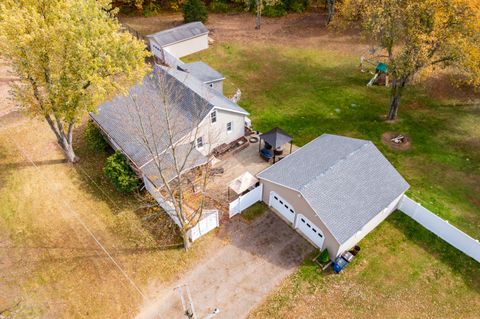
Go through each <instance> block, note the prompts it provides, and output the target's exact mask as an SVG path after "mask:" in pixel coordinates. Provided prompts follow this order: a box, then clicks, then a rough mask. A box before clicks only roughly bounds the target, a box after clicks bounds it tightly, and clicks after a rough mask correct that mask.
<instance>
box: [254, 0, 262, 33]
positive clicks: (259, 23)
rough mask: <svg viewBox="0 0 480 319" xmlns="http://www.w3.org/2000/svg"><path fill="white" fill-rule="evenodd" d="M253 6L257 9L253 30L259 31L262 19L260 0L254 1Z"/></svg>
mask: <svg viewBox="0 0 480 319" xmlns="http://www.w3.org/2000/svg"><path fill="white" fill-rule="evenodd" d="M255 5H256V7H257V18H256V19H255V29H257V30H260V25H261V19H262V0H256V2H255Z"/></svg>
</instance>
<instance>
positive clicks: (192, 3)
mask: <svg viewBox="0 0 480 319" xmlns="http://www.w3.org/2000/svg"><path fill="white" fill-rule="evenodd" d="M207 19H208V12H207V7H206V6H205V3H203V1H202V0H187V1H186V2H185V4H184V5H183V21H185V22H186V23H188V22H194V21H201V22H205V21H207Z"/></svg>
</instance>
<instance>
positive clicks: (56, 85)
mask: <svg viewBox="0 0 480 319" xmlns="http://www.w3.org/2000/svg"><path fill="white" fill-rule="evenodd" d="M109 3H110V1H108V0H83V1H77V0H4V1H3V2H2V4H1V5H0V54H1V55H2V56H4V57H5V58H6V59H7V60H8V61H9V62H10V63H11V65H12V67H13V70H14V72H15V73H16V75H17V76H18V77H19V78H20V83H19V84H17V85H14V86H13V87H12V92H13V96H14V98H15V99H16V100H17V101H18V103H20V104H21V105H22V106H23V107H24V109H25V110H26V111H27V112H28V113H29V114H31V115H33V116H38V117H43V118H45V120H46V121H47V123H48V125H49V126H50V128H51V130H52V131H53V133H54V134H55V137H56V138H57V141H58V144H59V145H60V146H61V148H62V149H63V151H64V152H65V155H66V157H67V159H68V160H69V161H70V162H76V161H77V160H78V157H77V156H76V155H75V152H74V150H73V129H74V127H75V125H76V124H77V123H78V121H79V120H80V119H81V117H82V116H83V115H84V114H85V113H86V112H88V111H94V110H95V109H96V107H97V106H98V104H100V103H101V102H103V101H104V100H105V99H108V98H109V97H113V96H114V95H116V94H118V93H119V92H121V91H122V90H124V88H125V87H128V86H130V85H132V84H134V83H136V82H138V81H139V80H140V79H141V78H142V77H143V76H144V74H145V73H146V71H147V66H146V65H145V62H144V60H145V57H147V56H148V53H146V51H145V45H144V44H143V43H142V42H140V41H138V40H136V39H135V38H133V37H132V36H131V35H130V34H128V33H123V32H121V31H120V25H119V23H118V22H117V20H116V19H115V18H114V17H113V16H112V14H113V13H115V10H113V11H112V10H111V6H110V4H109Z"/></svg>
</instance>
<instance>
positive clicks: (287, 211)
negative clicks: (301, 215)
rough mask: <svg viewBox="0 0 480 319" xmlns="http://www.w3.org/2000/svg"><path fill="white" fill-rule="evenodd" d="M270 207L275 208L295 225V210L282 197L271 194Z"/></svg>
mask: <svg viewBox="0 0 480 319" xmlns="http://www.w3.org/2000/svg"><path fill="white" fill-rule="evenodd" d="M268 205H270V206H271V207H273V208H275V210H276V211H277V212H279V213H280V214H282V216H283V217H285V218H286V219H287V220H288V221H289V222H291V223H293V220H294V219H295V210H294V209H293V206H292V205H290V204H289V203H288V202H287V201H286V200H284V199H283V198H282V197H280V196H279V195H278V194H277V193H275V192H270V199H269V202H268Z"/></svg>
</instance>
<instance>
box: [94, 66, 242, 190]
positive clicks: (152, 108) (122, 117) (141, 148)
mask: <svg viewBox="0 0 480 319" xmlns="http://www.w3.org/2000/svg"><path fill="white" fill-rule="evenodd" d="M213 93H215V94H213ZM163 100H166V101H167V103H168V105H167V107H164V105H163V104H162V103H161V101H163ZM214 108H222V109H226V110H229V111H232V112H237V113H242V114H248V113H247V112H246V111H245V110H243V109H242V108H241V107H239V106H238V105H236V104H235V103H233V102H231V101H230V100H228V99H227V98H226V97H224V96H223V95H221V94H220V93H218V94H216V91H215V90H213V89H212V88H210V87H208V86H207V85H205V84H204V83H202V82H201V81H200V80H198V79H196V78H194V77H193V76H191V75H189V74H188V73H185V72H182V71H178V70H175V69H173V68H166V67H161V66H156V67H155V68H154V70H153V72H151V73H150V74H148V75H147V76H145V78H144V79H143V81H142V83H140V84H138V85H135V86H134V87H132V88H131V89H130V90H129V94H128V95H127V96H117V97H115V98H114V99H113V100H111V101H109V102H106V103H104V104H103V105H101V106H100V107H99V108H98V112H96V113H90V116H91V118H92V119H93V120H94V121H95V122H96V123H97V125H98V126H99V127H100V128H101V129H102V131H103V132H105V133H106V134H107V135H108V136H109V138H110V139H111V140H113V142H115V143H116V144H117V145H118V147H119V148H120V149H121V150H122V152H123V153H124V154H125V155H126V156H127V157H128V158H129V159H130V160H131V161H132V162H133V164H134V165H135V166H136V167H137V168H138V169H139V170H140V171H142V172H143V173H144V174H147V175H149V174H150V175H152V172H153V171H154V170H153V169H155V168H156V167H155V165H154V166H152V165H153V164H155V163H154V158H153V156H152V153H154V154H163V155H162V156H163V160H164V161H163V163H164V164H165V165H167V166H168V165H169V160H168V147H169V145H170V142H169V135H168V134H166V133H165V132H166V131H167V129H168V127H167V121H166V119H169V124H170V128H172V130H171V132H172V134H171V135H172V138H173V140H174V142H178V141H180V140H182V139H183V138H185V137H187V138H189V136H188V134H192V131H195V127H197V126H198V124H199V123H200V122H201V121H202V120H203V119H204V118H205V117H206V116H207V115H208V114H209V112H210V111H211V110H212V109H214ZM145 139H146V140H145ZM189 140H191V138H189ZM145 141H146V142H145ZM147 145H150V146H152V145H153V146H154V147H155V148H156V150H155V152H151V151H149V149H148V147H147ZM190 149H191V148H190ZM162 152H165V153H162ZM192 153H193V155H192V156H193V157H194V158H196V159H195V160H194V161H193V162H192V163H187V164H188V165H187V167H195V166H198V165H199V164H198V163H203V162H204V161H205V160H206V158H205V157H200V156H198V154H200V153H199V152H197V151H196V150H195V151H193V152H192ZM196 153H198V154H196ZM189 160H190V159H189ZM152 162H153V164H152ZM153 175H154V174H153ZM166 175H168V173H166ZM151 181H152V182H153V183H154V184H155V186H157V187H161V186H163V183H160V182H161V179H158V178H155V177H152V179H151ZM155 181H156V182H155Z"/></svg>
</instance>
